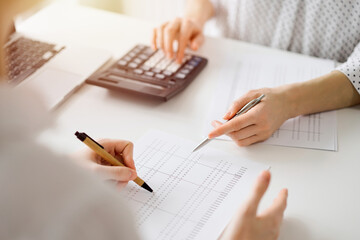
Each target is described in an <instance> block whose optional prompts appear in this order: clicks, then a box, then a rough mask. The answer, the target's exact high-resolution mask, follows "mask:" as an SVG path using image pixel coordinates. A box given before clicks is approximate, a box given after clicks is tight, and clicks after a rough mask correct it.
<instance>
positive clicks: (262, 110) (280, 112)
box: [208, 86, 293, 146]
mask: <svg viewBox="0 0 360 240" xmlns="http://www.w3.org/2000/svg"><path fill="white" fill-rule="evenodd" d="M262 94H264V95H266V97H264V98H263V99H262V100H261V102H259V103H258V104H257V105H256V106H254V107H253V108H252V109H250V110H248V111H247V112H246V113H244V114H242V115H240V116H238V117H236V118H234V119H232V120H231V121H227V122H226V123H221V122H219V121H213V122H212V125H213V127H214V128H215V129H214V130H213V131H211V132H210V133H209V135H208V137H209V138H210V139H212V138H216V137H218V136H221V135H224V134H225V135H227V136H229V137H230V138H231V139H232V140H233V141H234V142H235V143H236V144H237V145H238V146H248V145H251V144H253V143H256V142H261V141H264V140H266V139H268V138H269V137H270V136H271V135H272V134H273V133H274V132H275V131H276V130H277V129H279V127H280V126H281V125H282V124H283V123H284V122H285V121H286V120H287V119H289V118H291V117H292V116H291V112H293V111H292V109H291V108H292V104H291V103H289V102H288V101H286V100H285V99H286V98H285V97H284V95H286V94H288V93H287V89H286V86H284V87H281V88H264V89H258V90H252V91H250V92H248V93H247V94H245V95H244V96H242V97H240V98H239V99H237V100H236V101H234V103H233V104H232V106H231V107H230V108H229V110H228V112H227V113H226V114H225V116H224V119H225V120H229V119H231V118H233V117H234V115H235V114H236V113H237V112H238V111H239V110H240V109H241V108H242V107H243V106H244V105H246V104H247V103H248V102H250V101H251V100H253V99H256V98H258V97H260V96H261V95H262ZM289 108H290V109H289Z"/></svg>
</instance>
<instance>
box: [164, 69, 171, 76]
mask: <svg viewBox="0 0 360 240" xmlns="http://www.w3.org/2000/svg"><path fill="white" fill-rule="evenodd" d="M163 74H165V75H166V76H171V75H172V74H173V73H172V72H170V71H168V70H165V71H163Z"/></svg>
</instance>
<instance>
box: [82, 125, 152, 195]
mask: <svg viewBox="0 0 360 240" xmlns="http://www.w3.org/2000/svg"><path fill="white" fill-rule="evenodd" d="M75 136H76V137H77V138H78V139H79V140H80V141H82V142H83V143H85V144H86V145H87V146H88V147H89V148H91V149H92V150H93V151H94V152H95V153H97V154H98V155H99V156H101V157H102V158H103V159H104V160H105V161H107V162H108V163H110V164H111V165H113V166H125V165H124V164H122V163H121V162H119V160H117V159H116V158H115V157H113V156H112V155H111V154H110V153H108V152H107V151H105V149H104V147H103V146H101V145H100V144H99V143H98V142H96V141H95V140H94V139H92V138H91V137H89V136H88V135H87V134H86V133H84V132H82V133H80V132H76V133H75ZM125 167H126V166H125ZM134 182H135V183H136V184H137V185H139V186H140V187H142V188H145V189H146V190H148V191H149V192H152V191H153V190H152V189H151V188H150V187H149V185H147V184H146V182H145V181H144V180H142V179H141V178H139V177H137V178H136V179H134Z"/></svg>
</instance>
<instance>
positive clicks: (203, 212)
mask: <svg viewBox="0 0 360 240" xmlns="http://www.w3.org/2000/svg"><path fill="white" fill-rule="evenodd" d="M195 145H196V143H194V142H191V141H187V140H184V139H181V138H178V137H175V136H172V135H169V134H166V133H163V132H159V131H151V132H149V133H148V134H146V135H145V136H144V137H143V138H142V139H141V140H139V141H138V142H137V143H136V144H135V152H134V159H135V162H136V166H137V171H138V175H139V176H141V178H143V179H144V180H145V181H146V182H147V183H148V184H149V186H150V187H151V188H152V189H153V190H154V192H153V193H150V192H148V191H146V190H144V189H142V188H139V186H137V185H135V184H132V183H129V184H128V186H127V187H126V188H125V189H124V190H123V191H122V195H123V196H124V197H125V199H127V202H128V203H129V205H130V206H131V208H132V210H133V212H134V214H135V220H136V226H137V228H138V230H139V233H140V234H141V238H142V239H148V240H152V239H217V238H218V236H219V235H220V234H221V232H222V231H223V229H224V227H225V226H226V224H227V223H228V222H229V220H230V218H231V217H232V215H233V214H234V212H235V211H236V210H237V209H238V207H239V206H240V204H241V203H242V202H243V200H244V199H246V197H247V196H248V193H249V190H250V189H251V187H252V186H253V184H254V181H255V179H256V177H257V175H258V174H259V173H260V172H261V171H262V170H265V169H268V167H267V166H264V165H262V164H257V163H254V162H251V161H248V160H246V159H242V158H239V157H234V156H231V155H228V154H226V153H224V152H221V151H217V150H214V149H211V148H203V149H201V150H199V151H196V152H195V153H192V149H193V148H194V146H195Z"/></svg>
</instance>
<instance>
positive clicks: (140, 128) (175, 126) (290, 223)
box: [18, 5, 360, 240]
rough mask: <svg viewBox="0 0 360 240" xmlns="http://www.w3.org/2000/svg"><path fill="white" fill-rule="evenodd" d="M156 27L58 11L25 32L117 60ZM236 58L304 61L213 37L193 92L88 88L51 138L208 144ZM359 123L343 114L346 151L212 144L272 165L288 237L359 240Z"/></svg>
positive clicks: (351, 112)
mask: <svg viewBox="0 0 360 240" xmlns="http://www.w3.org/2000/svg"><path fill="white" fill-rule="evenodd" d="M152 27H154V26H153V25H152V24H151V23H149V22H143V21H139V20H137V19H133V18H129V17H126V16H122V15H119V14H114V13H109V12H105V11H100V10H95V9H92V8H86V7H80V6H66V5H52V6H50V7H47V8H45V9H44V10H42V11H40V12H39V13H37V14H36V15H34V16H33V17H31V18H30V19H28V20H27V21H25V22H24V23H22V24H21V25H20V26H19V28H18V30H19V31H20V32H23V33H26V34H29V35H31V36H35V37H41V38H43V39H47V40H49V41H57V42H59V41H60V42H64V43H67V44H82V45H88V46H93V47H98V48H99V47H100V48H104V49H107V50H110V51H111V52H112V53H113V55H114V57H115V58H117V57H119V56H121V55H122V54H124V53H125V52H126V51H127V50H129V49H130V48H131V47H132V46H133V45H134V44H136V43H144V44H149V42H150V36H151V31H152ZM236 52H237V53H262V54H279V55H286V56H290V57H294V58H296V57H301V56H300V55H297V54H294V53H288V52H283V51H279V50H275V49H269V48H265V47H262V46H257V45H253V44H248V43H244V42H240V41H233V40H228V39H214V38H209V37H208V38H206V42H205V44H204V46H203V47H202V48H201V49H200V51H198V54H200V55H203V56H205V57H206V58H208V59H209V64H208V66H207V67H206V68H205V69H204V71H203V72H202V73H201V74H200V75H199V76H198V77H197V78H196V80H195V81H194V82H193V83H192V84H190V85H189V86H188V87H187V88H186V89H185V91H183V92H181V93H180V94H178V95H177V96H176V97H174V98H173V99H171V100H170V101H168V102H159V101H156V100H151V99H148V98H141V97H136V96H133V95H131V94H125V93H119V92H114V91H108V90H107V89H103V88H100V87H95V86H90V85H85V86H83V87H82V88H81V89H80V90H79V91H78V92H77V93H76V94H74V95H73V96H72V97H71V98H70V99H69V100H68V101H66V102H65V103H64V104H63V105H62V106H61V107H60V108H59V109H57V110H56V112H55V115H56V116H57V117H56V125H54V127H53V128H52V129H50V130H49V131H48V132H47V133H46V134H45V135H52V136H54V135H56V137H54V138H51V139H52V140H50V142H49V144H50V145H55V144H56V145H57V146H62V147H61V149H58V151H73V150H75V149H78V148H79V147H82V146H81V145H79V144H78V142H77V140H76V139H75V138H74V136H73V134H74V132H75V131H76V130H80V131H86V132H87V133H89V134H90V135H91V136H93V137H95V138H102V137H107V138H123V139H129V140H132V141H136V139H138V138H139V137H140V136H141V135H143V133H144V132H146V131H147V130H148V129H151V128H155V129H159V130H162V131H165V132H169V133H173V134H175V135H178V136H182V137H185V138H188V139H191V140H194V141H200V140H202V129H203V123H204V119H205V116H206V114H207V113H208V103H209V102H211V96H212V94H213V93H214V90H215V81H216V76H217V71H218V69H219V65H220V64H221V63H222V61H223V59H224V58H225V57H226V55H227V54H234V53H236ZM89 119H90V120H89ZM359 119H360V108H359V107H355V108H348V109H343V110H340V111H338V142H339V151H338V152H330V151H320V150H311V149H301V148H289V147H279V146H270V145H254V146H250V147H246V148H239V147H237V146H236V145H235V144H234V143H230V142H222V141H213V142H212V143H211V145H212V146H213V147H215V148H218V149H222V150H224V151H227V152H230V153H232V154H235V155H237V156H240V157H246V158H248V159H251V160H252V161H255V162H260V163H264V164H267V165H270V166H271V171H272V174H273V178H272V182H271V186H270V188H269V191H268V192H267V194H266V196H265V198H264V200H263V201H262V205H261V208H262V209H264V208H266V206H268V205H269V204H270V203H271V202H272V199H273V198H274V197H275V196H276V195H277V193H278V192H279V190H280V189H281V188H283V187H287V188H288V189H289V199H288V207H287V210H286V212H285V220H284V224H283V227H282V232H281V236H280V239H292V240H297V239H299V240H300V239H301V240H304V239H317V240H318V239H359V238H360V230H359V224H360V207H359V203H360V189H359V187H358V185H357V184H359V183H360V174H359V173H358V169H360V157H359V156H360V154H359V150H358V149H357V145H358V142H359V141H358V137H359V136H360V125H359V122H358V120H359ZM209 124H210V123H209ZM135 147H136V146H135ZM239 204H240V203H239Z"/></svg>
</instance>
